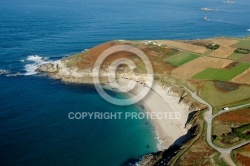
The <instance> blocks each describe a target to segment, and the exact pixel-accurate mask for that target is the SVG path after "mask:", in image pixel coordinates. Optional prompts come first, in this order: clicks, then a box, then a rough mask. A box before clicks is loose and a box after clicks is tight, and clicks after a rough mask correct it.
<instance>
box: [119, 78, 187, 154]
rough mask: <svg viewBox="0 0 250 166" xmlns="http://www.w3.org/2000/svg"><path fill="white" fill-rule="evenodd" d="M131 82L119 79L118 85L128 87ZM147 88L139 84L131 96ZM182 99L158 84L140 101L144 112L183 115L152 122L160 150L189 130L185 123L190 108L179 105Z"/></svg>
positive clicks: (168, 88)
mask: <svg viewBox="0 0 250 166" xmlns="http://www.w3.org/2000/svg"><path fill="white" fill-rule="evenodd" d="M129 81H131V80H128V79H124V78H119V79H118V83H119V84H120V85H126V84H128V82H129ZM143 88H148V87H145V86H144V84H141V83H138V82H137V85H136V88H134V89H133V90H132V91H131V92H130V94H131V95H133V94H137V93H139V92H140V91H141V90H142V89H143ZM179 99H180V97H179V96H178V95H177V94H174V93H172V92H171V90H170V87H164V88H163V87H162V86H161V85H160V84H158V83H156V82H155V83H154V84H153V87H152V88H151V89H150V92H149V93H148V95H147V96H146V97H145V98H144V99H142V100H141V101H140V103H139V104H140V105H143V107H144V111H146V112H154V113H173V112H175V113H178V114H180V115H181V118H180V119H170V118H160V119H158V118H156V119H152V120H151V122H152V124H153V126H154V127H155V131H156V134H157V137H158V140H159V144H158V148H159V150H163V149H167V148H168V147H169V146H171V145H172V144H173V143H174V142H175V141H176V140H177V139H178V138H180V137H181V136H183V135H185V134H186V133H187V131H188V128H186V127H185V123H186V121H187V119H188V114H189V113H190V112H189V106H188V105H186V104H183V103H180V104H179V103H178V102H179Z"/></svg>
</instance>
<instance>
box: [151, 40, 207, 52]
mask: <svg viewBox="0 0 250 166" xmlns="http://www.w3.org/2000/svg"><path fill="white" fill-rule="evenodd" d="M156 42H157V43H159V44H164V45H166V46H170V47H173V48H178V49H181V50H185V51H189V52H193V53H197V54H203V53H205V52H206V51H207V49H206V47H202V46H197V45H193V44H189V43H183V42H180V41H170V40H157V41H156Z"/></svg>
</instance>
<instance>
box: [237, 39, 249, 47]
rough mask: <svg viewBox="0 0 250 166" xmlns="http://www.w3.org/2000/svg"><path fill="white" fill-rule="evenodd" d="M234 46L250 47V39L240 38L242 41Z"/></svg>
mask: <svg viewBox="0 0 250 166" xmlns="http://www.w3.org/2000/svg"><path fill="white" fill-rule="evenodd" d="M233 46H235V47H240V48H248V49H250V39H249V38H248V39H240V41H239V42H238V43H236V44H234V45H233Z"/></svg>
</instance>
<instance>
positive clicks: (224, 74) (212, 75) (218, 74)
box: [193, 63, 250, 81]
mask: <svg viewBox="0 0 250 166" xmlns="http://www.w3.org/2000/svg"><path fill="white" fill-rule="evenodd" d="M249 67H250V64H247V63H240V64H238V65H237V66H235V67H234V68H232V69H229V70H227V69H213V68H207V69H205V70H204V71H202V72H200V73H198V74H196V75H195V76H194V77H193V78H194V79H200V80H218V81H230V80H231V79H233V78H234V77H236V76H237V75H239V74H241V73H243V72H244V71H245V70H247V69H248V68H249Z"/></svg>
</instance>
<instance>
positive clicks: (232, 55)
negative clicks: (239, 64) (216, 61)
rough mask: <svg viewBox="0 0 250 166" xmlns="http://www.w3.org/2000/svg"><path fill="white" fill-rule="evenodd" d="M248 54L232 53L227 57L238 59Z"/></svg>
mask: <svg viewBox="0 0 250 166" xmlns="http://www.w3.org/2000/svg"><path fill="white" fill-rule="evenodd" d="M244 56H246V55H245V54H240V53H232V54H231V55H229V56H228V57H227V59H231V60H233V61H238V60H239V59H240V58H242V57H244Z"/></svg>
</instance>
